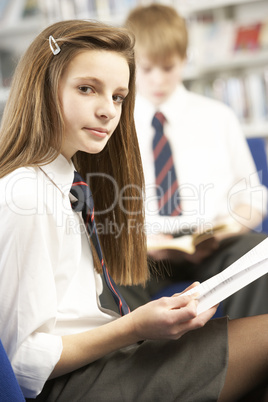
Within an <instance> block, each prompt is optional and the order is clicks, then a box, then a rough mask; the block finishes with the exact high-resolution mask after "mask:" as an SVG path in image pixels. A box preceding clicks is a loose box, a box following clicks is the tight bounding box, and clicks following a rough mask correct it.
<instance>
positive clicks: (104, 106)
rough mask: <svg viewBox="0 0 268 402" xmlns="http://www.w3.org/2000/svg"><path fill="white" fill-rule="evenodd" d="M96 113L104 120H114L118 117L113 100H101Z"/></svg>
mask: <svg viewBox="0 0 268 402" xmlns="http://www.w3.org/2000/svg"><path fill="white" fill-rule="evenodd" d="M96 113H97V115H98V116H99V117H100V118H102V119H109V120H111V119H113V118H114V117H115V116H116V107H115V104H114V101H113V99H105V98H102V99H100V104H99V106H98V107H97V111H96Z"/></svg>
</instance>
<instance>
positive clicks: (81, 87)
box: [78, 85, 93, 94]
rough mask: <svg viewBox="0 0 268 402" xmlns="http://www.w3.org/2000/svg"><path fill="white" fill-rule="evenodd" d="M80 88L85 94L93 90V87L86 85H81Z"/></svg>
mask: <svg viewBox="0 0 268 402" xmlns="http://www.w3.org/2000/svg"><path fill="white" fill-rule="evenodd" d="M78 89H79V91H80V92H83V93H84V94H89V93H90V92H92V91H93V89H92V88H91V87H87V86H85V85H82V86H80V87H79V88H78Z"/></svg>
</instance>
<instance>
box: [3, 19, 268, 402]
mask: <svg viewBox="0 0 268 402" xmlns="http://www.w3.org/2000/svg"><path fill="white" fill-rule="evenodd" d="M133 46H134V43H133V39H132V37H131V36H130V35H129V34H128V32H127V31H126V30H124V29H118V28H113V27H109V26H106V25H103V24H100V23H95V22H88V21H79V20H74V21H65V22H59V23H56V24H54V25H52V26H50V27H48V28H46V29H45V30H44V31H43V32H42V33H41V34H40V35H39V36H38V37H37V38H36V39H35V40H34V41H33V43H32V44H31V46H30V47H29V49H28V50H27V52H26V53H25V55H24V57H23V58H22V59H21V61H20V62H19V64H18V67H17V69H16V72H15V76H14V79H13V84H12V88H11V92H10V96H9V99H8V102H7V104H6V108H5V112H4V115H3V119H2V125H1V132H0V177H1V179H0V220H1V227H2V230H1V234H0V250H1V252H0V305H1V309H0V322H1V326H0V337H1V340H2V342H3V345H4V347H5V349H6V351H7V353H8V356H9V359H10V361H11V363H12V366H13V369H14V372H15V374H16V377H17V380H18V382H19V384H20V386H21V389H22V391H23V393H24V396H25V397H26V398H27V399H28V400H30V399H35V398H36V400H37V401H50V402H52V401H59V402H60V401H62V402H66V401H72V402H75V401H101V402H103V401H109V402H112V401H115V402H119V401H125V402H130V401H133V402H134V401H135V402H136V401H141V402H143V401H144V402H145V401H163V400H164V401H167V402H169V401H183V402H187V401H191V402H193V401H196V402H200V401H206V402H207V401H216V400H219V401H228V402H230V401H232V400H235V399H236V398H238V397H240V396H242V395H244V394H245V393H247V392H248V391H249V390H251V389H253V388H254V387H255V386H257V385H258V384H259V383H260V382H261V381H264V380H265V379H267V369H268V317H267V316H258V317H251V318H245V319H240V320H234V321H228V319H227V318H223V319H219V320H210V318H211V317H212V316H213V314H214V313H215V310H216V307H214V308H211V309H210V310H208V311H206V312H205V313H203V314H200V315H198V316H197V314H196V306H197V300H196V295H193V296H183V295H180V296H178V295H174V296H173V297H170V298H162V299H160V300H156V301H152V302H150V303H148V304H146V305H144V306H141V307H139V308H137V309H136V310H134V311H133V312H129V313H128V310H127V308H123V307H122V306H124V301H123V300H121V299H120V295H118V294H117V296H118V297H119V299H116V298H115V300H116V301H117V304H116V303H114V302H113V298H112V300H111V301H110V299H109V295H111V294H112V295H113V296H114V295H115V294H116V293H117V289H116V287H115V284H114V283H113V282H112V279H111V277H112V278H113V279H114V281H115V282H117V283H120V284H125V285H127V284H138V283H144V282H145V281H146V279H147V277H148V271H147V263H146V247H145V238H144V230H143V203H142V199H143V191H144V189H143V177H142V174H141V171H142V169H141V160H140V154H139V149H138V145H137V138H136V132H135V127H134V123H133V107H134V97H135V84H134V83H135V63H134V52H133ZM76 172H78V173H79V175H80V176H79V177H81V179H78V181H77V180H76V184H75V185H76V186H77V188H78V187H79V185H82V187H84V188H87V184H90V189H91V192H92V197H91V198H92V200H94V204H95V207H94V208H93V204H92V200H91V198H90V200H91V212H90V215H88V216H90V222H91V225H93V226H90V228H91V230H89V231H87V230H86V226H87V228H88V223H86V226H85V224H84V219H83V212H77V210H76V208H74V207H73V206H72V204H73V205H75V203H76V204H77V203H79V202H80V200H79V197H77V196H76V195H74V193H73V191H72V189H73V180H74V175H75V174H76ZM79 188H80V187H79ZM81 194H83V193H81ZM84 201H85V200H84ZM82 204H83V202H82ZM93 212H95V219H94V216H93V215H94V214H93ZM94 225H95V226H94ZM94 228H95V229H94ZM93 229H94V230H95V237H94V238H95V240H94V241H93V234H92V231H94V230H93ZM96 234H97V235H98V238H97V240H96ZM98 242H100V245H101V247H100V248H98V247H97V248H96V244H97V246H98ZM100 250H101V251H100ZM108 272H109V274H108ZM102 273H104V277H103V275H102ZM110 276H111V277H110ZM105 277H106V280H104V279H103V278H105ZM106 283H108V285H106ZM194 285H195V284H193V286H194ZM109 286H110V288H111V290H110V288H109ZM107 295H108V296H107ZM117 305H118V309H117Z"/></svg>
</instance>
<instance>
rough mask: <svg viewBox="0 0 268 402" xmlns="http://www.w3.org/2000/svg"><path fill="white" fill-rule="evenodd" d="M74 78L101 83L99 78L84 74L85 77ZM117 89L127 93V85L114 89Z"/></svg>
mask: <svg viewBox="0 0 268 402" xmlns="http://www.w3.org/2000/svg"><path fill="white" fill-rule="evenodd" d="M75 80H77V81H80V80H88V81H91V82H92V81H93V83H95V84H96V85H103V82H102V80H99V79H98V78H96V77H90V76H85V77H75ZM116 90H117V91H122V92H126V94H128V92H129V89H128V87H118V88H117V89H116Z"/></svg>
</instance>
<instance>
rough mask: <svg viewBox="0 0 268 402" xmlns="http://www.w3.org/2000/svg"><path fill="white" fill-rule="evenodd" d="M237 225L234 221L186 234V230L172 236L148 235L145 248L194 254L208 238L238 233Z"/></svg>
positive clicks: (230, 235)
mask: <svg viewBox="0 0 268 402" xmlns="http://www.w3.org/2000/svg"><path fill="white" fill-rule="evenodd" d="M239 230H240V229H239V226H238V225H236V224H235V223H233V224H232V223H226V224H219V225H215V226H213V227H211V228H209V229H208V230H205V231H203V232H193V233H189V234H187V232H186V231H184V232H181V233H178V234H175V235H174V236H173V237H170V238H169V237H166V236H165V237H164V238H163V237H162V236H157V235H156V236H148V238H147V250H148V251H154V250H177V251H180V252H183V253H187V254H194V253H195V251H196V248H197V247H198V246H199V245H201V244H202V243H204V242H205V241H207V240H209V239H213V238H214V237H215V236H217V237H219V236H220V237H221V236H222V237H233V236H237V235H238V234H239Z"/></svg>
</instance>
